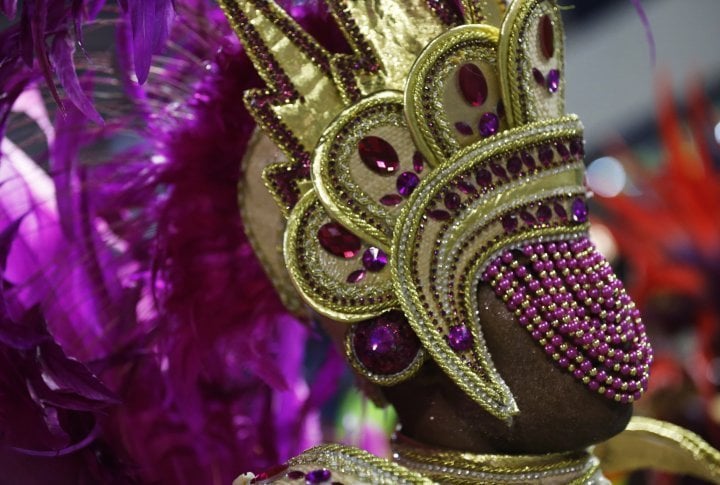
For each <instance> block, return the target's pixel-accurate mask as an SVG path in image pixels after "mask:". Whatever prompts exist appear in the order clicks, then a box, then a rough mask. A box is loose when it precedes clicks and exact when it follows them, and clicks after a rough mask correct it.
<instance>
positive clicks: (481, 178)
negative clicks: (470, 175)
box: [475, 168, 492, 187]
mask: <svg viewBox="0 0 720 485" xmlns="http://www.w3.org/2000/svg"><path fill="white" fill-rule="evenodd" d="M475 180H477V183H478V184H479V185H481V186H483V187H487V186H488V185H490V184H491V183H492V174H491V173H490V172H489V171H488V170H487V169H485V168H481V169H480V170H478V171H477V174H476V175H475Z"/></svg>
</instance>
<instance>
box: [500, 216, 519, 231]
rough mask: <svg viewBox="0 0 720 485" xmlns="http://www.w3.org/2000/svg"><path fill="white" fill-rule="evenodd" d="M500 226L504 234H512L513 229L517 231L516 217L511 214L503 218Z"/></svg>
mask: <svg viewBox="0 0 720 485" xmlns="http://www.w3.org/2000/svg"><path fill="white" fill-rule="evenodd" d="M502 226H503V229H505V232H513V231H514V230H515V229H517V226H518V220H517V217H515V216H514V215H512V214H508V215H506V216H503V218H502Z"/></svg>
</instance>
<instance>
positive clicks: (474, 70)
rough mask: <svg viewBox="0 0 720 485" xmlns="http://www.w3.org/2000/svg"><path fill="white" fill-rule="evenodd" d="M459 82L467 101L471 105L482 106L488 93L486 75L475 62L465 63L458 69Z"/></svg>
mask: <svg viewBox="0 0 720 485" xmlns="http://www.w3.org/2000/svg"><path fill="white" fill-rule="evenodd" d="M458 84H459V85H460V92H461V93H462V96H463V98H465V101H467V103H468V104H469V105H471V106H482V105H483V103H485V100H486V99H487V95H488V85H487V81H486V80H485V75H484V74H483V72H482V71H481V70H480V68H479V67H478V66H476V65H475V64H469V63H468V64H463V65H462V66H461V67H460V70H459V71H458Z"/></svg>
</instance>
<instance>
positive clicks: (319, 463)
mask: <svg viewBox="0 0 720 485" xmlns="http://www.w3.org/2000/svg"><path fill="white" fill-rule="evenodd" d="M251 483H252V484H262V483H276V484H283V483H288V484H298V483H317V484H321V483H322V484H368V485H370V484H372V485H376V484H377V485H383V484H387V485H391V484H393V485H395V484H397V485H415V484H433V483H435V482H433V481H431V480H430V479H428V478H425V477H423V476H422V475H421V474H419V473H415V472H413V471H411V470H409V469H408V468H405V467H403V466H400V465H398V464H396V463H393V462H390V461H388V460H384V459H382V458H378V457H377V456H375V455H372V454H370V453H368V452H366V451H363V450H360V449H357V448H352V447H350V446H342V445H323V446H317V447H315V448H312V449H310V450H308V451H306V452H305V453H303V454H302V455H299V456H297V457H295V458H293V459H291V460H290V461H288V462H287V463H286V464H283V465H279V466H277V467H274V468H272V469H270V470H267V471H265V472H263V473H260V474H258V475H257V476H255V475H252V474H246V475H241V476H240V477H238V478H237V479H236V480H235V481H234V482H233V485H246V484H251Z"/></svg>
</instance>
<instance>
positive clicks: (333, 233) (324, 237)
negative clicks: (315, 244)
mask: <svg viewBox="0 0 720 485" xmlns="http://www.w3.org/2000/svg"><path fill="white" fill-rule="evenodd" d="M318 241H319V242H320V245H321V246H322V247H323V249H325V250H326V251H327V252H329V253H330V254H332V255H333V256H338V257H340V258H345V259H352V258H354V257H355V256H357V255H358V253H359V252H360V248H361V247H362V241H361V240H360V238H359V237H357V236H356V235H355V234H353V233H351V232H350V231H348V230H347V229H345V228H344V227H343V226H341V225H340V224H338V223H337V222H328V223H327V224H324V225H323V226H322V227H321V228H320V229H319V230H318Z"/></svg>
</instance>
